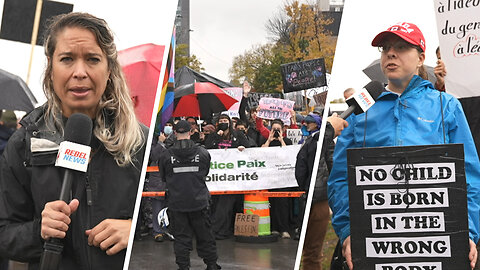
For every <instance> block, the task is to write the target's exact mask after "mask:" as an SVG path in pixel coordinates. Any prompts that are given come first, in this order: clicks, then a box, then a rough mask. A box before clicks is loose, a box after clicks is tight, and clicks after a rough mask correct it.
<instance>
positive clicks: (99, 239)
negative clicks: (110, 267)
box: [85, 219, 132, 255]
mask: <svg viewBox="0 0 480 270" xmlns="http://www.w3.org/2000/svg"><path fill="white" fill-rule="evenodd" d="M131 226H132V220H130V219H127V220H124V219H105V220H103V221H102V222H100V223H99V224H98V225H97V226H95V227H94V228H93V229H91V230H86V231H85V234H86V235H87V236H88V244H89V245H91V246H95V247H99V248H100V249H102V250H106V251H107V255H114V254H116V253H118V252H120V251H121V250H123V249H125V248H126V247H127V245H128V236H129V235H130V228H131Z"/></svg>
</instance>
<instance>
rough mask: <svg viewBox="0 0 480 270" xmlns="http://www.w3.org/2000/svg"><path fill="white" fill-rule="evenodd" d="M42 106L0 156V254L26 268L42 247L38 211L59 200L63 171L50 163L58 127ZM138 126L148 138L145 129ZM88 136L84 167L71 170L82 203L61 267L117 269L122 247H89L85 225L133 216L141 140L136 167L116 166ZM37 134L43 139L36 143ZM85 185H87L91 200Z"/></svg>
mask: <svg viewBox="0 0 480 270" xmlns="http://www.w3.org/2000/svg"><path fill="white" fill-rule="evenodd" d="M43 108H44V107H39V108H37V109H35V110H33V111H32V112H31V113H30V114H29V115H27V116H25V117H24V119H23V120H22V121H21V122H20V123H21V124H22V128H20V129H19V130H18V131H16V132H15V133H14V134H13V136H12V137H11V139H10V141H9V143H8V145H7V148H6V149H5V152H4V153H3V155H2V157H1V158H0V243H1V244H0V255H1V256H2V257H7V258H10V259H13V260H17V261H22V262H28V263H29V269H37V268H38V262H39V259H40V256H41V254H42V251H43V240H42V238H41V236H40V224H41V212H42V210H43V208H44V206H45V204H46V203H47V202H50V201H55V200H58V198H59V194H60V188H61V185H62V176H63V171H62V169H60V168H57V167H55V166H54V164H55V159H56V155H57V151H58V149H55V147H54V146H55V144H59V143H60V142H62V141H63V137H62V135H61V134H62V132H60V131H59V130H58V129H56V128H55V127H52V126H51V125H48V126H47V124H46V122H45V120H44V110H43ZM142 128H143V131H144V134H145V138H146V135H147V133H148V129H147V128H146V127H144V126H142ZM86 132H87V131H86ZM92 137H93V138H92V143H91V146H92V155H91V161H90V163H89V165H88V170H87V172H86V173H85V174H83V173H77V172H75V173H74V174H75V179H74V181H73V186H72V194H73V198H77V199H78V200H79V201H80V205H79V207H78V209H77V211H76V212H74V213H73V214H72V215H71V223H70V226H69V230H68V232H67V236H66V239H65V241H64V243H65V247H64V249H63V256H62V262H61V267H60V269H121V268H122V267H123V263H124V257H125V250H123V251H122V252H119V253H118V254H116V255H113V256H108V255H106V253H105V251H102V250H101V249H100V248H98V247H92V246H88V244H87V237H86V235H85V230H87V229H91V228H93V227H94V226H96V225H97V224H99V223H100V222H101V221H103V220H104V219H107V218H113V219H128V218H131V217H132V215H133V209H134V206H135V200H136V195H137V190H138V183H139V180H140V170H141V167H142V160H143V156H144V151H145V145H143V147H142V149H141V150H140V151H138V153H136V155H135V156H134V158H135V162H134V163H135V165H134V166H132V165H129V166H126V167H119V166H118V165H117V163H116V162H115V160H114V158H113V156H112V155H111V154H109V153H108V152H107V151H106V149H105V148H104V147H103V145H102V144H101V143H100V142H99V141H98V140H97V139H96V138H95V137H94V136H92ZM39 139H40V140H41V142H43V143H47V144H44V145H43V146H40V144H38V142H39V141H38V140H39ZM36 146H39V147H36ZM50 146H51V147H50ZM31 147H33V148H31ZM31 149H33V150H34V151H33V152H32V151H31ZM49 149H50V150H49ZM87 189H88V190H91V199H92V200H91V204H90V205H88V204H87V195H86V194H87V192H86V190H87Z"/></svg>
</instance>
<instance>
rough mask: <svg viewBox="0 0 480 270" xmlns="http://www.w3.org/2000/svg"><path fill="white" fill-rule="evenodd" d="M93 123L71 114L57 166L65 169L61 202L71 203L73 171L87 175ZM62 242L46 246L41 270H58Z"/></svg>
mask: <svg viewBox="0 0 480 270" xmlns="http://www.w3.org/2000/svg"><path fill="white" fill-rule="evenodd" d="M92 126H93V124H92V119H90V117H88V116H86V115H85V114H81V113H75V114H72V115H71V116H70V117H69V118H68V121H67V124H66V125H65V130H64V139H65V140H64V141H63V142H61V143H60V148H59V150H58V155H57V160H56V162H55V166H57V167H63V168H65V173H64V175H63V182H62V188H61V190H60V200H62V201H64V202H66V203H67V204H68V203H69V200H70V192H71V190H72V182H73V178H74V171H81V172H86V171H87V167H88V161H89V158H90V146H88V145H90V140H91V137H92ZM62 251H63V242H62V239H58V238H50V239H48V241H45V244H44V246H43V253H42V258H41V260H40V270H57V269H58V268H59V265H60V261H61V259H62Z"/></svg>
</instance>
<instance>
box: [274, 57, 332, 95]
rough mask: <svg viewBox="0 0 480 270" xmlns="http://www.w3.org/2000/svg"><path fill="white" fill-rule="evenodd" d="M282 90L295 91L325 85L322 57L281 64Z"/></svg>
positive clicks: (325, 78) (325, 77) (286, 91)
mask: <svg viewBox="0 0 480 270" xmlns="http://www.w3.org/2000/svg"><path fill="white" fill-rule="evenodd" d="M281 72H282V82H283V92H285V93H289V92H295V91H300V90H305V89H310V88H316V87H322V86H326V85H327V75H326V70H325V60H324V59H323V58H318V59H313V60H307V61H301V62H293V63H288V64H283V65H281Z"/></svg>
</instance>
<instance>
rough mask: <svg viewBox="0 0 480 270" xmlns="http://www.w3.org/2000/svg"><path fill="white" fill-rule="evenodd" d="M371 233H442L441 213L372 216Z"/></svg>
mask: <svg viewBox="0 0 480 270" xmlns="http://www.w3.org/2000/svg"><path fill="white" fill-rule="evenodd" d="M371 219H372V233H374V234H375V233H401V232H444V231H445V216H444V213H443V212H413V213H395V214H374V215H372V216H371Z"/></svg>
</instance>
